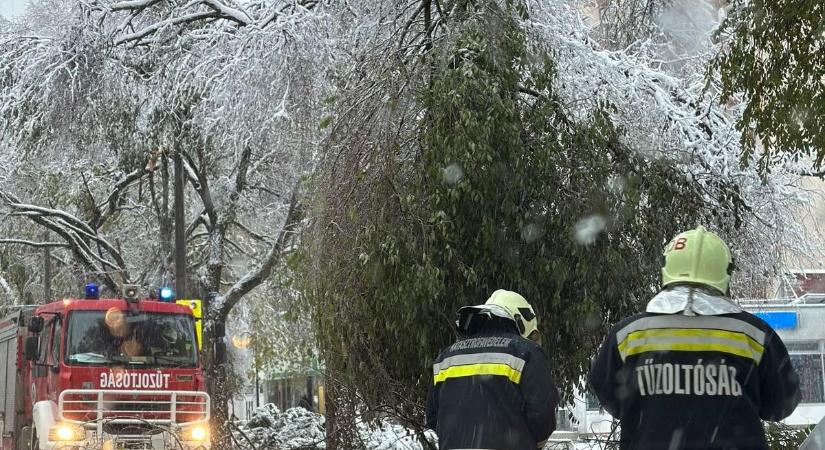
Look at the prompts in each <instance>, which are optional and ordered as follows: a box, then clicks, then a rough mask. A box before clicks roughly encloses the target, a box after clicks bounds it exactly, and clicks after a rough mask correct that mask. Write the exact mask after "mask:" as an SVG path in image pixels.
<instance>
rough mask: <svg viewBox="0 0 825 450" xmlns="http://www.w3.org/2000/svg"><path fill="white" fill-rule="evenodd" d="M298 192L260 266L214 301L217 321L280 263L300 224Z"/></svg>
mask: <svg viewBox="0 0 825 450" xmlns="http://www.w3.org/2000/svg"><path fill="white" fill-rule="evenodd" d="M298 190H299V188H298V186H295V188H293V192H292V197H291V199H290V202H289V210H288V211H287V216H286V219H285V221H284V224H283V226H282V227H281V231H280V232H279V233H278V238H277V239H276V240H275V242H274V243H273V245H272V247H270V249H269V251H267V253H266V256H264V258H263V261H262V262H261V264H260V265H259V266H258V267H256V268H255V269H253V270H251V271H250V272H249V273H247V274H246V275H244V276H243V277H241V278H240V279H239V280H238V281H237V282H236V283H235V284H233V285H232V287H231V288H229V290H227V291H226V294H224V295H223V296H222V297H219V298H218V299H216V306H218V307H217V308H215V309H214V310H213V314H214V316H213V317H215V318H217V319H218V320H225V319H226V316H227V315H228V314H229V312H230V311H231V310H232V308H233V307H234V306H235V304H236V303H238V301H239V300H240V299H241V298H243V296H244V295H246V294H247V293H248V292H249V291H251V290H253V289H255V288H256V287H258V286H259V285H260V284H261V283H263V282H264V281H266V280H267V279H268V278H269V276H270V275H271V274H272V270H273V269H274V268H275V266H276V265H277V264H278V263H279V262H280V261H281V256H282V255H283V254H284V251H285V250H286V249H287V245H288V244H289V242H291V239H292V238H293V237H294V235H295V233H296V232H297V230H298V227H299V226H300V224H301V216H302V213H301V208H300V203H299V201H298Z"/></svg>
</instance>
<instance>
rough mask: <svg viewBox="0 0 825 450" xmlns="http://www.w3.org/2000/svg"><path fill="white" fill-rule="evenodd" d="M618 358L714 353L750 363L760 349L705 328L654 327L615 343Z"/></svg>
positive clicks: (753, 343) (745, 337)
mask: <svg viewBox="0 0 825 450" xmlns="http://www.w3.org/2000/svg"><path fill="white" fill-rule="evenodd" d="M618 350H619V353H620V355H621V356H622V359H623V360H624V359H626V358H627V357H628V356H631V355H636V354H639V353H644V352H649V351H670V350H672V351H695V352H698V351H716V352H724V353H730V354H733V355H738V356H742V357H745V358H749V359H752V360H754V361H755V362H756V363H757V364H758V363H759V361H760V360H761V359H762V354H763V353H764V350H765V349H764V347H763V346H762V345H761V344H760V343H758V342H756V341H755V340H754V339H753V338H751V337H750V336H748V335H746V334H744V333H740V332H735V331H725V330H711V329H706V328H656V329H649V330H640V331H634V332H632V333H629V334H627V336H626V337H625V339H624V340H623V341H622V342H620V343H619V344H618Z"/></svg>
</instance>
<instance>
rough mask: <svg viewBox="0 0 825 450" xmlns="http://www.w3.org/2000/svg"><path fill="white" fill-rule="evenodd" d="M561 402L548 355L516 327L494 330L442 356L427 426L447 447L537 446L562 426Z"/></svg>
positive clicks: (526, 449)
mask: <svg viewBox="0 0 825 450" xmlns="http://www.w3.org/2000/svg"><path fill="white" fill-rule="evenodd" d="M558 401H559V396H558V392H557V390H556V387H555V384H554V383H553V378H552V375H551V373H550V360H549V357H548V356H547V353H546V352H545V351H544V350H543V349H542V348H541V347H539V346H538V345H537V344H536V343H534V342H532V341H530V340H528V339H525V338H523V337H521V336H520V335H518V334H517V332H516V330H515V327H513V329H512V330H501V329H489V328H488V329H484V330H482V331H480V332H479V333H477V334H474V335H472V336H470V337H468V338H466V339H463V340H460V341H458V342H456V343H455V344H453V345H451V346H449V347H447V348H446V349H444V350H443V351H442V352H441V354H440V355H439V356H438V358H437V359H436V361H435V364H434V365H433V385H432V387H431V388H430V392H429V396H428V400H427V422H426V425H427V427H428V428H430V429H433V430H435V431H436V434H437V435H438V444H439V448H440V449H441V450H448V449H495V450H535V449H536V447H537V445H538V444H539V443H543V442H544V441H545V440H547V438H548V437H550V434H551V433H552V432H553V430H555V428H556V407H557V404H558Z"/></svg>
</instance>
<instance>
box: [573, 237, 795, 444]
mask: <svg viewBox="0 0 825 450" xmlns="http://www.w3.org/2000/svg"><path fill="white" fill-rule="evenodd" d="M664 257H665V263H664V267H663V268H662V290H661V291H660V292H659V293H658V294H657V295H656V296H654V297H653V299H652V300H651V301H650V302H649V303H648V304H647V307H646V309H645V312H643V313H641V314H637V315H635V316H632V317H629V318H626V319H624V320H622V321H620V322H619V323H618V324H616V325H615V326H614V327H613V329H612V330H611V331H610V334H609V335H608V336H607V338H606V340H605V342H604V343H603V344H602V346H601V349H600V351H599V354H598V356H597V357H596V359H595V360H594V362H593V365H592V367H591V370H590V375H589V379H588V382H589V386H590V388H591V389H592V390H593V392H594V393H595V394H596V395H597V396H598V398H599V400H600V401H601V403H602V406H603V407H604V408H605V409H606V410H607V411H608V412H609V413H610V414H612V415H613V416H614V417H615V418H617V419H619V421H620V425H621V438H620V448H621V449H623V450H626V449H654V448H667V449H674V450H682V449H734V448H736V449H767V448H768V446H767V442H766V440H765V433H764V429H763V428H762V420H771V421H777V420H781V419H783V418H785V417H787V416H788V415H790V414H791V412H793V410H794V408H796V405H797V404H798V403H799V379H798V377H797V375H796V373H795V372H794V370H793V367H792V366H791V363H790V359H789V357H788V352H787V350H786V349H785V345H784V344H783V343H782V341H781V340H780V339H779V337H778V336H777V335H776V333H775V332H774V331H773V330H772V329H771V328H770V326H768V325H767V324H766V323H765V322H764V321H762V320H761V319H759V318H757V317H756V316H753V315H751V314H749V313H747V312H745V311H743V310H742V309H741V308H740V307H739V306H738V305H737V304H736V303H734V302H733V301H731V299H730V298H729V296H730V290H729V283H730V275H731V272H732V269H733V259H732V257H731V252H730V250H729V249H728V246H727V245H726V244H725V242H724V241H723V240H722V239H721V238H719V236H717V235H716V234H714V233H711V232H709V231H707V230H706V229H705V228H704V227H701V226H700V227H698V228H696V229H694V230H690V231H686V232H684V233H681V234H679V235H677V236H676V237H674V238H673V240H671V241H670V243H668V244H667V246H666V247H665V250H664Z"/></svg>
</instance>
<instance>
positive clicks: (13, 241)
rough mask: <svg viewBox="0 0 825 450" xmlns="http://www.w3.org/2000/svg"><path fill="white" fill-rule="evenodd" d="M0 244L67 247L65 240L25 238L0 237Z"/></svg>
mask: <svg viewBox="0 0 825 450" xmlns="http://www.w3.org/2000/svg"><path fill="white" fill-rule="evenodd" d="M0 244H5V245H26V246H29V247H37V248H51V247H64V248H68V247H69V245H68V244H66V243H65V242H35V241H28V240H26V239H0Z"/></svg>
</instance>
